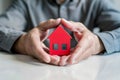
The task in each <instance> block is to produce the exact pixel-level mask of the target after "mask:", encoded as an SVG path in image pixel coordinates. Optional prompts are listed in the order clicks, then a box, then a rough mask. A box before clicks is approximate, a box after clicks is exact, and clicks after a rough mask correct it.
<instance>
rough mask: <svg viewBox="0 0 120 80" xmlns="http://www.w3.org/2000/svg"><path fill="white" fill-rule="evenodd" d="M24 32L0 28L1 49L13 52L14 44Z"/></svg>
mask: <svg viewBox="0 0 120 80" xmlns="http://www.w3.org/2000/svg"><path fill="white" fill-rule="evenodd" d="M23 33H24V32H22V31H16V30H11V29H7V28H2V27H1V28H0V48H1V49H2V50H5V51H8V52H11V48H12V46H13V44H14V42H15V41H16V40H17V39H18V38H19V37H20V36H21V35H22V34H23Z"/></svg>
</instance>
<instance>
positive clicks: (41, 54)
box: [31, 36, 50, 63]
mask: <svg viewBox="0 0 120 80" xmlns="http://www.w3.org/2000/svg"><path fill="white" fill-rule="evenodd" d="M32 43H33V46H31V47H33V49H34V50H33V51H34V52H35V53H36V57H37V58H38V59H42V60H43V61H44V62H46V63H49V62H50V56H49V54H48V53H46V52H45V51H44V49H43V48H42V43H41V42H40V38H39V36H33V38H32Z"/></svg>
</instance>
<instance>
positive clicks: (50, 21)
mask: <svg viewBox="0 0 120 80" xmlns="http://www.w3.org/2000/svg"><path fill="white" fill-rule="evenodd" d="M54 22H55V20H54V19H49V20H48V21H47V23H54Z"/></svg>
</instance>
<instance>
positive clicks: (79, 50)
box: [68, 38, 89, 64]
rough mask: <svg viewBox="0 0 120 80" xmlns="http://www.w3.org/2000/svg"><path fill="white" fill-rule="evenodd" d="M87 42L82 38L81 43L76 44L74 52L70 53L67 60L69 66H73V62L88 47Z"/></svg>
mask: <svg viewBox="0 0 120 80" xmlns="http://www.w3.org/2000/svg"><path fill="white" fill-rule="evenodd" d="M87 42H88V41H87V39H86V38H82V39H81V41H79V42H78V44H77V45H76V47H75V50H74V51H73V53H71V56H70V58H69V59H68V62H69V63H70V64H73V63H74V62H75V60H76V59H77V58H78V57H79V56H81V55H82V54H83V53H84V52H85V51H86V50H87V49H88V48H89V45H88V43H87Z"/></svg>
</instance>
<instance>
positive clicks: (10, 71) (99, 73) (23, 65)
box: [0, 52, 120, 80]
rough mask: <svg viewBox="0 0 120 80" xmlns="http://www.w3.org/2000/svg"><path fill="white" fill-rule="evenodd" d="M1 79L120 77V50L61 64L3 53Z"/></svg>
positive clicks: (119, 79) (105, 79) (114, 79)
mask: <svg viewBox="0 0 120 80" xmlns="http://www.w3.org/2000/svg"><path fill="white" fill-rule="evenodd" d="M0 80H120V53H115V54H113V55H108V56H92V57H90V58H89V59H87V60H84V61H82V62H80V63H79V64H76V65H72V66H66V67H59V66H53V65H48V64H44V63H40V62H38V61H37V60H35V59H33V58H32V57H29V56H25V55H12V54H9V53H5V52H0Z"/></svg>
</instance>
